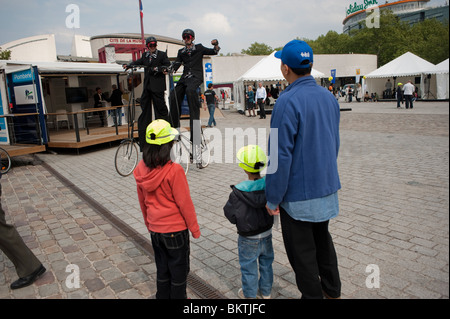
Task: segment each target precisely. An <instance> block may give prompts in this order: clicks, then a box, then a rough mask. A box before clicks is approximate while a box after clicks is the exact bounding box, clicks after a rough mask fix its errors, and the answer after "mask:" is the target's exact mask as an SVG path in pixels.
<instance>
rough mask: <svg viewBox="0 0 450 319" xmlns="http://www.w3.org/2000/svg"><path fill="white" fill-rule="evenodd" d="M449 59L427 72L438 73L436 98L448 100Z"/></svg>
mask: <svg viewBox="0 0 450 319" xmlns="http://www.w3.org/2000/svg"><path fill="white" fill-rule="evenodd" d="M448 63H449V59H447V60H445V61H442V62H441V63H439V64H437V65H436V66H435V67H434V69H433V70H430V71H429V72H427V74H434V73H435V74H436V86H437V92H436V99H438V100H446V99H448V98H449V79H448V77H449V67H448Z"/></svg>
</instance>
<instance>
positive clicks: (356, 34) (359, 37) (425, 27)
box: [241, 10, 449, 66]
mask: <svg viewBox="0 0 450 319" xmlns="http://www.w3.org/2000/svg"><path fill="white" fill-rule="evenodd" d="M379 26H380V27H379V28H366V27H365V26H361V28H360V29H357V30H352V31H351V32H350V34H344V33H341V34H339V33H337V32H336V31H329V32H328V33H327V34H326V35H321V36H319V37H318V38H317V39H316V40H311V39H305V38H298V39H301V40H304V41H306V42H307V43H308V44H309V45H310V46H311V48H312V49H313V51H314V53H316V54H348V53H354V54H375V55H377V56H378V66H382V65H384V64H386V63H388V62H390V61H392V60H393V59H395V58H397V57H399V56H401V55H402V54H404V53H406V52H408V51H410V52H412V53H414V54H416V55H418V56H420V57H421V58H423V59H425V60H427V61H429V62H431V63H433V64H437V63H440V62H442V61H444V60H445V59H447V58H448V57H449V23H448V21H447V22H446V23H442V22H440V21H438V20H436V19H427V20H424V21H421V22H418V23H416V24H414V25H409V24H408V23H407V22H404V21H400V19H399V18H398V17H397V16H395V15H394V14H393V13H392V12H391V11H389V10H384V11H381V16H380V24H379ZM277 49H280V48H275V49H272V48H271V47H270V46H268V45H266V44H264V43H257V42H255V43H253V44H252V45H251V46H250V47H249V48H248V49H246V50H242V51H241V53H245V54H249V55H269V54H270V53H272V52H273V51H274V50H277Z"/></svg>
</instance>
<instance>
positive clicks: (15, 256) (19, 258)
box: [0, 184, 41, 278]
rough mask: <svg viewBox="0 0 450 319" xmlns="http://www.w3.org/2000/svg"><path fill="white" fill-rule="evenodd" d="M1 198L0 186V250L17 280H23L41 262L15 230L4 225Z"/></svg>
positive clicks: (4, 219) (0, 187) (4, 218)
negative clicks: (12, 267)
mask: <svg viewBox="0 0 450 319" xmlns="http://www.w3.org/2000/svg"><path fill="white" fill-rule="evenodd" d="M1 197H2V186H1V184H0V250H1V251H3V253H4V254H5V255H6V257H8V258H9V259H10V260H11V262H12V263H13V265H14V267H15V269H16V272H17V275H18V276H19V278H23V277H26V276H28V275H30V274H32V273H33V272H34V271H36V270H37V269H38V268H39V266H41V262H40V261H39V260H38V259H37V258H36V256H35V255H34V254H33V252H32V251H31V250H30V249H29V248H28V246H27V245H26V244H25V243H24V241H23V239H22V237H20V235H19V233H18V232H17V230H16V228H15V227H14V226H13V225H8V224H7V223H6V216H5V211H4V210H3V208H2V204H1Z"/></svg>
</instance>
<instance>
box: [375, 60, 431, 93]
mask: <svg viewBox="0 0 450 319" xmlns="http://www.w3.org/2000/svg"><path fill="white" fill-rule="evenodd" d="M436 74H437V70H436V66H435V65H434V64H432V63H430V62H428V61H426V60H424V59H422V58H421V57H418V56H417V55H415V54H413V53H411V52H406V53H405V54H403V55H401V56H399V57H398V58H396V59H394V60H392V61H391V62H389V63H386V64H385V65H383V66H382V67H380V68H378V69H376V70H375V71H373V72H371V73H369V74H366V84H367V86H366V91H368V92H369V94H370V93H378V96H380V97H381V96H382V95H383V91H384V90H385V83H386V82H387V80H388V79H394V81H391V82H392V84H393V87H396V84H397V83H399V82H401V83H403V84H404V83H406V82H408V81H411V82H412V83H413V84H416V83H418V82H419V80H417V81H416V80H415V79H416V78H420V84H419V87H418V89H419V96H420V97H421V98H422V99H433V98H434V99H436V92H437V83H436V82H437V81H436V76H435V75H436Z"/></svg>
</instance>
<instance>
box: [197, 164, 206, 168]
mask: <svg viewBox="0 0 450 319" xmlns="http://www.w3.org/2000/svg"><path fill="white" fill-rule="evenodd" d="M197 168H198V169H202V168H205V166H203V165H202V163H197Z"/></svg>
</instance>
